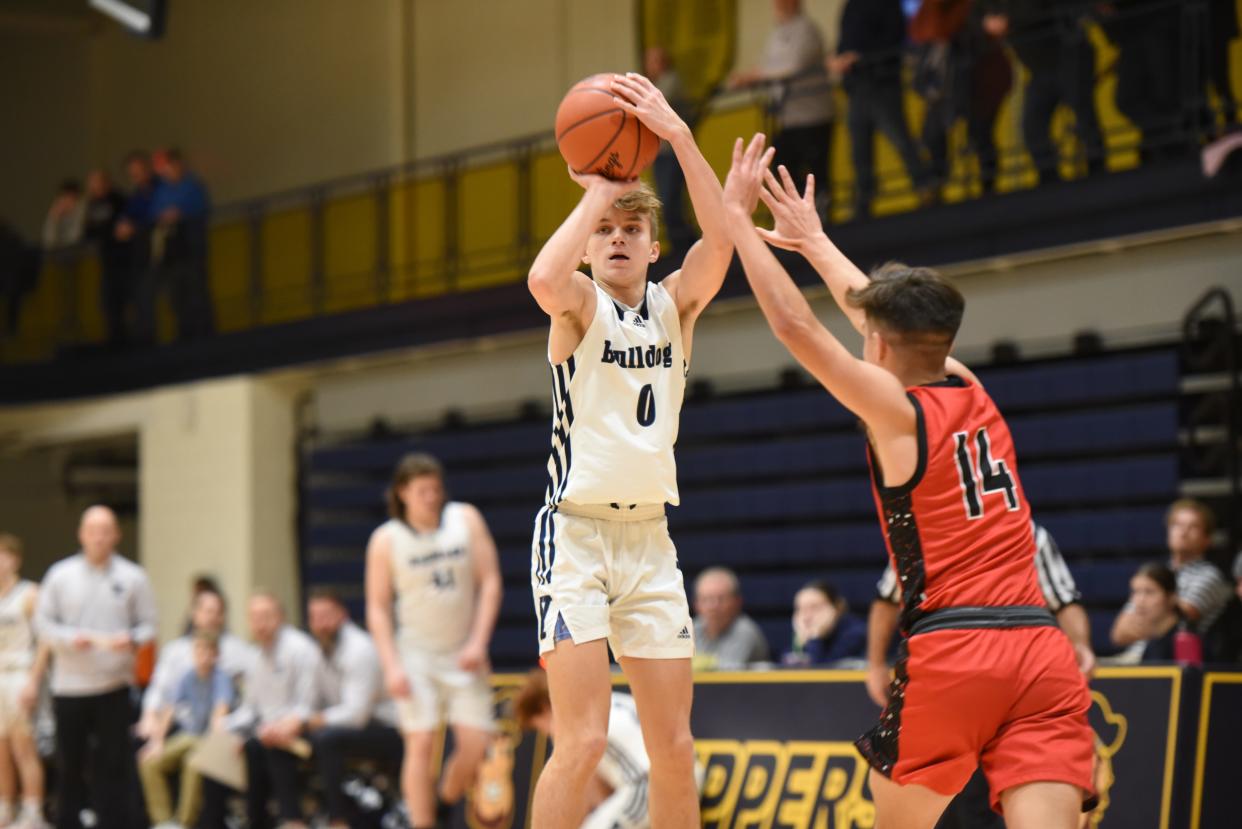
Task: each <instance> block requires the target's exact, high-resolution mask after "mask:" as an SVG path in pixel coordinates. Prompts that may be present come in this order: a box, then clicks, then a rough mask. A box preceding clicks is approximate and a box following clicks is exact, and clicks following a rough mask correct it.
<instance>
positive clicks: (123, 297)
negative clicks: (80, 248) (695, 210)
mask: <svg viewBox="0 0 1242 829" xmlns="http://www.w3.org/2000/svg"><path fill="white" fill-rule="evenodd" d="M99 293H100V297H99V299H100V305H101V306H102V307H103V312H104V322H105V323H106V324H107V327H108V344H109V345H120V344H122V343H124V342H125V341H126V340H128V339H129V308H130V306H131V305H133V304H134V300H135V299H136V297H135V295H134V271H133V269H132V268H131V267H130V266H129V262H128V261H126V260H124V259H122V260H120V261H117V260H108V259H104V260H103V261H102V262H101V263H100V284H99Z"/></svg>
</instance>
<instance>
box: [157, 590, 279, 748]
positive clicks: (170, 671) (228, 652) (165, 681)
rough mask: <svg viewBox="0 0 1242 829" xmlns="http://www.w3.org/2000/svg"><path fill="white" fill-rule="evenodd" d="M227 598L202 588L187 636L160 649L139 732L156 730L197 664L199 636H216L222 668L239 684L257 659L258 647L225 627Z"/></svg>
mask: <svg viewBox="0 0 1242 829" xmlns="http://www.w3.org/2000/svg"><path fill="white" fill-rule="evenodd" d="M224 621H225V603H224V597H223V596H221V595H220V594H219V593H218V592H216V591H215V590H203V591H200V592H199V593H198V594H197V595H196V596H195V597H194V599H193V604H192V605H191V607H190V627H189V631H188V632H187V633H186V635H184V636H181V637H179V638H177V639H174V640H173V641H171V642H169V643H168V644H167V645H165V646H164V647H163V649H162V650H161V651H160V655H159V660H158V661H157V662H156V663H155V672H154V674H152V676H151V683H150V684H149V685H148V686H147V690H146V692H145V693H144V694H143V697H142V718H141V719H140V720H139V722H138V728H137V731H138V735H139V736H140V737H147V736H149V735H150V734H151V733H153V726H154V724H155V716H156V712H157V711H158V710H159V709H160V708H161V707H163V705H164V701H165V700H167V699H169V698H170V697H171V695H172V694H173V693H174V692H175V691H176V688H177V683H178V682H180V681H181V677H183V676H185V675H186V674H187V673H188V672H189V671H190V670H192V668H193V667H194V643H195V639H196V638H197V637H198V636H200V635H202V634H207V635H210V636H212V637H213V638H215V640H216V646H217V651H218V652H219V658H218V660H217V662H218V667H219V669H220V671H222V672H223V673H224V675H225V676H227V677H228V678H229V681H230V682H232V683H234V684H235V685H236V684H237V683H238V682H239V681H240V680H241V678H242V676H243V675H244V674H245V672H246V670H247V669H248V668H249V667H250V666H251V664H252V663H253V662H254V660H255V658H256V654H255V650H254V648H253V647H251V646H250V645H249V644H247V643H246V642H245V641H243V640H242V639H241V638H240V637H238V636H234V635H233V634H231V633H229V632H228V631H226V630H225V629H224Z"/></svg>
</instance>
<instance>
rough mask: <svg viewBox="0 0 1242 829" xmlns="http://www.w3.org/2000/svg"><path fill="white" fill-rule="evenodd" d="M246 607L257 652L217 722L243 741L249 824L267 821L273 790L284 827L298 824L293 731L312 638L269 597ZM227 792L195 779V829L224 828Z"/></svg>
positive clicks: (311, 668) (312, 660) (313, 675)
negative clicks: (198, 812) (237, 697)
mask: <svg viewBox="0 0 1242 829" xmlns="http://www.w3.org/2000/svg"><path fill="white" fill-rule="evenodd" d="M247 611H248V615H249V620H250V633H251V636H252V637H253V639H254V642H255V645H256V646H257V647H258V651H259V652H258V655H257V657H256V659H255V660H254V662H253V663H252V664H251V666H250V668H249V669H248V670H247V671H246V674H245V677H244V678H243V683H244V689H243V691H242V702H241V706H240V707H239V708H238V709H237V710H236V711H234V712H233V713H232V714H230V715H229V716H228V718H227V720H226V721H225V727H226V728H227V729H228V730H229V731H231V732H233V733H235V734H237V735H239V736H240V737H241V738H242V739H244V740H245V743H244V746H243V749H242V751H243V754H244V756H245V762H246V778H247V789H246V813H247V816H248V818H249V825H250V826H251V827H253V828H255V829H257V827H264V826H269V825H271V822H272V816H271V814H270V813H269V811H268V800H269V798H270V797H272V796H273V795H274V796H275V798H276V801H277V804H278V817H279V820H280V822H281V824H282V826H283V827H284V829H295V827H301V829H305V826H306V824H305V822H304V820H303V817H302V795H301V789H300V787H299V785H298V758H299V755H302V754H305V753H306V751H305V749H306V747H305V745H304V741H303V740H302V738H301V735H302V729H303V728H304V727H305V726H306V722H307V720H308V719H309V718H310V715H311V712H312V711H313V709H314V704H315V693H316V689H317V685H318V681H319V672H320V662H321V661H322V657H321V656H320V654H319V646H318V645H316V644H315V640H314V639H311V638H310V637H309V636H307V635H306V634H305V633H303V632H302V631H300V630H297V629H296V628H294V627H292V626H290V625H289V624H287V623H286V622H285V611H284V608H283V607H282V606H281V603H280V600H279V599H277V598H276V596H274V595H273V594H271V593H268V592H264V591H259V592H257V593H255V594H254V595H253V596H251V598H250V605H249V607H248V608H247ZM228 796H229V791H228V789H227V788H226V787H225V786H223V785H221V784H220V783H217V782H215V781H213V780H204V781H203V814H202V822H201V823H200V826H201V827H203V829H224V827H225V826H226V823H225V815H226V806H227V800H228Z"/></svg>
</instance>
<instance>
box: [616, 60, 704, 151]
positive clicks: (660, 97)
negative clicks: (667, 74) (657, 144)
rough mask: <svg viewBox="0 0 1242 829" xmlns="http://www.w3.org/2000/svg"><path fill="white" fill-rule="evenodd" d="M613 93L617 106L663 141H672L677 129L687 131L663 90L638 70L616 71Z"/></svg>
mask: <svg viewBox="0 0 1242 829" xmlns="http://www.w3.org/2000/svg"><path fill="white" fill-rule="evenodd" d="M612 93H613V97H614V98H615V99H616V101H617V105H618V106H620V107H621V108H622V109H623V110H625V111H626V112H628V113H630V114H631V115H633V116H635V117H636V118H638V120H639V121H642V122H643V123H644V124H646V125H647V129H649V130H651V131H652V132H654V133H655V134H656V135H658V136H660V137H661V138H663V139H664V140H665V141H672V140H673V138H674V136H676V135H677V133H678V132H682V131H685V132H689V131H690V128H689V127H687V126H686V122H685V121H683V120H681V116H680V115H678V114H677V113H676V112H674V111H673V108H672V107H671V106H669V103H668V101H666V100H665V99H664V93H663V92H661V91H660V90H659V89H657V88H656V85H655V84H653V83H652V82H651V81H650V80H648V79H647V78H646V77H644V76H642V75H640V74H638V73H637V72H627V73H625V74H624V75H617V76H616V77H615V78H614V79H613V81H612Z"/></svg>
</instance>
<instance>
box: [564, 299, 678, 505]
mask: <svg viewBox="0 0 1242 829" xmlns="http://www.w3.org/2000/svg"><path fill="white" fill-rule="evenodd" d="M687 370H688V363H687V361H686V357H685V350H684V349H683V348H682V340H681V320H680V318H679V315H678V313H677V306H676V305H675V304H674V302H673V299H672V297H671V296H669V293H668V291H667V290H665V289H664V287H663V286H662V285H659V284H653V283H647V288H646V292H645V294H644V295H643V301H642V303H641V304H640V305H639V306H638V307H637V308H630V307H628V306H626V305H624V304H622V303H621V302H619V301H617V300H616V299H613V298H612V297H611V296H610V295H609V294H608V293H607V292H605V291H604V290H603V289H602V288H600V287H599V285H595V316H594V317H593V318H592V319H591V322H590V324H589V325H588V326H587V330H586V334H585V335H583V337H582V342H581V343H579V345H578V348H577V349H576V350H575V351H574V353H573V356H571V357H570V358H569V359H568V360H566V361H565V362H563V363H560V364H558V365H553V366H552V386H553V392H552V406H553V410H552V456H551V457H550V458H549V459H548V477H549V479H550V480H549V484H548V492H547V503H548V504H549V505H550V506H556V505H557V504H559V503H561V502H562V501H571V502H573V503H576V504H591V505H594V504H617V505H620V506H621V507H628V506H631V505H649V504H663V503H665V502H667V503H669V504H672V505H674V506H676V505H677V503H678V495H677V464H676V462H675V461H674V460H673V444H675V443H676V442H677V427H678V421H679V420H680V417H681V403H682V399H683V397H684V396H685V391H686V372H687Z"/></svg>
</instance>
